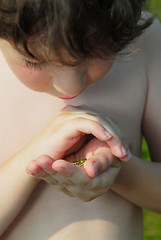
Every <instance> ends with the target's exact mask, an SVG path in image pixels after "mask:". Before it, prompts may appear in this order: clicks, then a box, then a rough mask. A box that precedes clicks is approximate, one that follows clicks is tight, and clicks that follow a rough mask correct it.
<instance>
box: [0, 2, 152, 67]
mask: <svg viewBox="0 0 161 240" xmlns="http://www.w3.org/2000/svg"><path fill="white" fill-rule="evenodd" d="M144 4H145V0H0V38H3V39H5V40H7V41H9V42H10V43H11V44H12V45H13V46H14V47H15V48H16V49H17V50H18V51H19V52H21V53H23V54H27V55H29V56H31V57H33V58H36V59H37V58H38V55H41V56H43V58H44V59H45V60H46V61H50V60H51V59H52V56H56V58H57V59H58V60H59V61H60V62H61V63H62V64H64V65H76V64H79V63H80V62H81V61H82V60H83V59H86V58H95V57H99V58H106V57H108V56H111V55H114V54H117V53H119V52H120V51H121V50H123V49H124V48H125V47H126V46H127V45H128V44H129V43H131V42H132V40H134V39H135V38H136V37H138V36H139V35H140V34H142V32H143V31H144V30H145V29H146V28H147V27H148V26H149V25H150V24H151V23H152V21H153V19H152V18H151V17H150V18H145V19H143V17H142V15H141V12H142V9H143V6H144ZM31 46H34V47H31ZM64 50H65V51H66V52H67V53H68V55H69V56H71V60H69V59H68V60H67V59H66V57H65V55H64Z"/></svg>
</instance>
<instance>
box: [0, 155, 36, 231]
mask: <svg viewBox="0 0 161 240" xmlns="http://www.w3.org/2000/svg"><path fill="white" fill-rule="evenodd" d="M29 161H30V159H29V155H28V152H26V151H23V152H20V153H18V154H17V155H15V156H14V157H13V158H12V159H10V160H9V161H8V162H6V163H5V164H4V165H3V166H2V167H1V168H0V194H1V197H0V235H1V234H3V232H4V231H5V230H6V228H7V227H8V226H9V225H10V223H11V222H12V221H13V220H14V219H15V217H16V216H17V215H18V213H19V212H20V211H21V209H22V208H23V206H24V205H25V203H26V201H27V200H28V198H29V197H30V195H31V193H32V191H33V190H34V188H35V187H36V185H37V183H38V180H35V179H34V178H33V177H31V176H29V175H28V174H26V173H25V167H26V164H27V163H28V162H29Z"/></svg>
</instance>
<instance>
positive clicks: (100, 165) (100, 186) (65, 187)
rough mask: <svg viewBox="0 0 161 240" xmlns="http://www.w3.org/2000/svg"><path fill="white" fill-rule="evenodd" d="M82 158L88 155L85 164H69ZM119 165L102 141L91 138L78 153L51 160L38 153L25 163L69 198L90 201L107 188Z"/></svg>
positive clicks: (31, 170)
mask: <svg viewBox="0 0 161 240" xmlns="http://www.w3.org/2000/svg"><path fill="white" fill-rule="evenodd" d="M83 157H86V158H87V161H86V162H85V164H84V166H82V167H79V166H76V165H74V164H73V163H72V161H78V160H79V159H82V158H83ZM121 164H122V163H121V161H120V160H119V159H117V158H116V157H114V156H113V154H112V153H111V151H110V149H109V147H108V146H107V144H106V143H105V142H102V141H100V140H98V139H97V138H93V139H91V140H90V141H89V142H88V143H87V144H86V145H85V146H84V147H82V148H81V149H80V150H79V151H78V152H77V153H74V154H71V155H69V156H67V157H66V158H65V159H59V160H54V159H52V158H51V157H50V156H48V155H42V156H39V157H38V158H37V159H36V160H34V161H32V162H31V163H30V164H29V165H28V170H27V171H28V173H30V174H32V175H33V176H35V177H36V178H40V179H43V180H45V181H46V182H48V183H49V184H52V185H54V187H55V188H57V189H59V190H61V191H62V192H64V193H65V194H67V195H69V196H71V197H76V198H78V199H80V200H82V201H90V200H92V199H94V198H96V197H98V196H100V195H102V194H103V193H105V192H107V191H108V190H109V189H110V187H111V185H112V184H113V182H114V181H115V179H116V177H117V175H118V173H119V171H120V169H121Z"/></svg>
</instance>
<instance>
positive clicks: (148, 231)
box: [142, 139, 161, 240]
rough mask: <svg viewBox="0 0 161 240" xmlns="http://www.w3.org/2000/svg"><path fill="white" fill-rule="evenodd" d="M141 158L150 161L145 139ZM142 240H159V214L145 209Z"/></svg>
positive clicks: (160, 224) (160, 217)
mask: <svg viewBox="0 0 161 240" xmlns="http://www.w3.org/2000/svg"><path fill="white" fill-rule="evenodd" d="M142 157H143V158H144V159H146V160H147V161H150V156H149V151H148V147H147V144H146V141H145V139H143V146H142ZM144 240H161V214H157V213H155V212H152V211H149V210H147V209H144Z"/></svg>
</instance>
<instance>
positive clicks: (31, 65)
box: [22, 59, 46, 71]
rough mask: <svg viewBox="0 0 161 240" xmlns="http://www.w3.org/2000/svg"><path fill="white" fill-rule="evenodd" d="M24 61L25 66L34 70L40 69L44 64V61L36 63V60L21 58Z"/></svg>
mask: <svg viewBox="0 0 161 240" xmlns="http://www.w3.org/2000/svg"><path fill="white" fill-rule="evenodd" d="M22 60H23V62H24V63H25V67H26V68H30V69H31V68H34V69H36V70H39V71H42V69H43V68H44V67H45V66H46V63H36V62H30V61H28V60H26V59H22Z"/></svg>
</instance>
